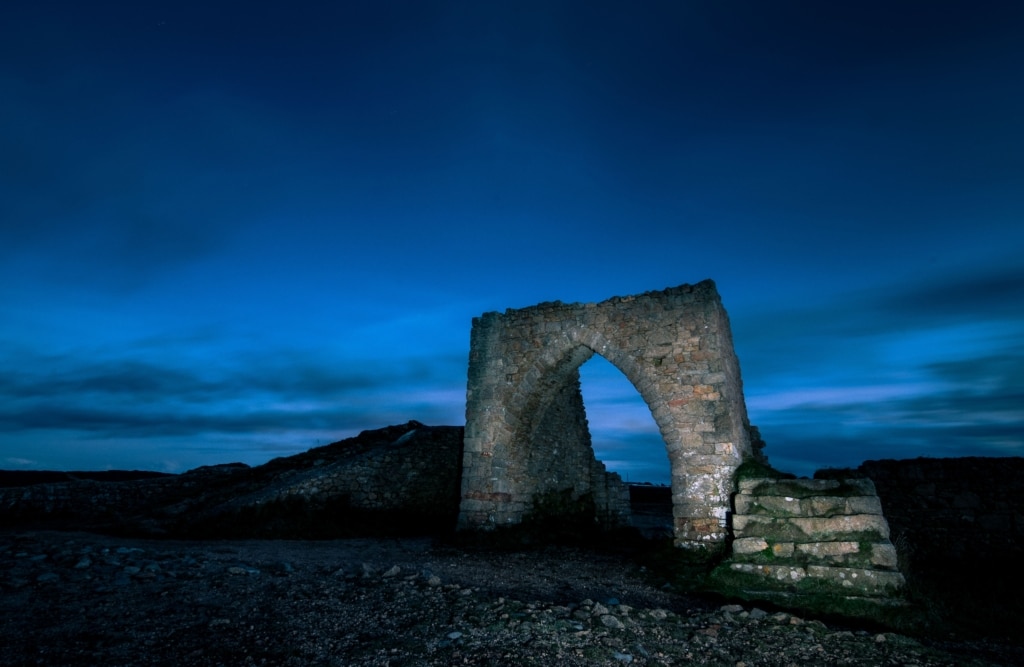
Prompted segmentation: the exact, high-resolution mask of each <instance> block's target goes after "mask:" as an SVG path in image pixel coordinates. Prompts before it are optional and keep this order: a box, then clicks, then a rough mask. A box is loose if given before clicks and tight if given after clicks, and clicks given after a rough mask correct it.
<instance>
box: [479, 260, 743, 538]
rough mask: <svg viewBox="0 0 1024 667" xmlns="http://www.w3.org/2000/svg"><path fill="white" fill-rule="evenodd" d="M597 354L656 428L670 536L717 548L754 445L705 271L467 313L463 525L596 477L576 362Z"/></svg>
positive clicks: (515, 512) (516, 513)
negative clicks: (585, 296) (604, 293)
mask: <svg viewBox="0 0 1024 667" xmlns="http://www.w3.org/2000/svg"><path fill="white" fill-rule="evenodd" d="M595 353H596V354H600V355H601V356H603V357H604V358H605V359H607V360H608V361H609V362H611V363H612V364H613V365H615V366H616V367H617V368H618V369H619V370H620V371H622V373H623V374H624V375H625V376H626V377H627V378H628V379H629V381H630V382H631V383H632V384H633V386H634V387H636V389H637V391H638V392H639V393H640V396H641V397H643V399H644V401H645V402H646V403H647V406H648V407H649V408H650V410H651V414H652V415H653V417H654V421H655V423H656V424H657V425H658V428H659V430H660V431H661V435H662V438H663V440H664V442H665V448H666V450H667V452H668V458H669V462H670V466H671V472H672V502H673V516H674V535H675V543H676V545H677V546H681V547H709V548H718V547H720V546H721V545H722V543H723V541H724V540H725V538H726V535H727V532H728V527H727V522H728V514H729V511H730V496H731V494H732V493H733V491H734V474H735V471H736V468H737V467H738V466H739V465H740V463H742V462H743V461H744V460H746V459H747V458H750V457H751V447H750V440H749V436H748V430H747V426H748V422H747V414H746V406H745V403H744V400H743V388H742V381H741V379H740V370H739V363H738V361H737V359H736V354H735V352H734V350H733V344H732V334H731V331H730V328H729V320H728V316H727V315H726V312H725V309H724V308H723V307H722V303H721V299H720V297H719V295H718V291H717V290H716V288H715V285H714V283H713V282H712V281H710V280H706V281H704V282H701V283H698V284H696V285H681V286H679V287H674V288H670V289H666V290H664V291H660V292H647V293H644V294H640V295H636V296H627V297H614V298H611V299H608V300H607V301H603V302H601V303H596V304H595V303H587V304H563V303H561V302H552V303H542V304H539V305H537V306H532V307H530V308H522V309H516V310H512V309H510V310H506V311H505V312H504V313H496V312H490V313H485V314H483V315H482V316H480V317H478V318H475V319H474V320H473V329H472V334H471V340H470V356H469V382H468V387H467V392H466V435H465V445H464V454H463V474H462V500H461V505H460V514H459V528H460V529H477V530H481V529H482V530H488V529H493V528H495V527H498V526H502V525H511V524H517V523H519V522H521V521H522V520H523V518H524V517H525V516H528V514H529V512H530V510H531V509H533V507H534V502H535V501H536V500H537V499H538V498H539V497H541V496H542V495H543V494H545V493H549V492H552V491H564V490H568V489H571V490H573V491H574V493H577V494H579V493H584V492H593V491H595V490H596V487H598V486H600V483H601V482H600V480H599V479H598V475H596V474H595V472H594V469H593V466H592V465H591V464H590V462H589V461H585V460H584V459H585V458H586V457H585V455H584V454H581V453H583V452H589V457H590V459H591V460H592V459H593V451H592V450H591V449H590V435H589V432H588V431H587V427H586V417H585V415H584V413H583V404H582V397H581V395H580V389H579V367H580V365H581V364H583V363H584V362H585V361H587V360H588V359H590V357H591V356H593V355H594V354H595ZM577 403H578V405H577ZM601 471H603V467H600V468H599V469H598V470H597V472H598V473H599V472H601Z"/></svg>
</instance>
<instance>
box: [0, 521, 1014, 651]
mask: <svg viewBox="0 0 1024 667" xmlns="http://www.w3.org/2000/svg"><path fill="white" fill-rule="evenodd" d="M650 580H651V578H650V577H647V576H645V574H644V572H642V571H641V569H640V568H639V567H638V566H636V565H635V564H633V563H631V562H629V561H628V560H626V559H624V557H623V556H621V555H615V554H612V553H604V552H600V553H599V552H594V551H589V550H583V549H573V548H568V547H550V548H545V549H540V550H531V551H523V552H515V553H493V552H483V551H475V550H472V551H466V550H460V549H456V548H453V547H451V546H446V545H441V544H436V543H434V542H433V541H431V540H428V539H400V540H383V539H378V540H371V539H351V540H332V541H322V542H294V541H230V542H227V541H225V542H185V541H148V540H137V539H125V538H116V537H108V536H100V535H94V534H87V533H67V532H52V531H38V532H24V531H22V532H0V593H2V594H0V664H2V665H182V666H187V665H250V664H252V665H461V664H468V665H552V664H558V665H690V664H695V665H728V666H730V667H753V666H755V665H780V666H785V665H870V666H872V667H874V666H877V665H1014V664H1024V653H1022V652H1021V651H1020V649H1019V648H1015V647H1007V646H993V645H989V644H974V645H968V644H955V643H951V642H949V643H945V644H943V645H942V646H941V647H940V646H938V645H926V644H923V643H920V642H918V641H915V640H913V639H910V638H908V637H904V636H901V635H898V634H893V633H879V632H877V631H871V632H869V631H864V630H857V629H851V628H844V627H837V626H830V625H826V624H824V623H821V622H819V621H816V620H811V619H802V618H799V617H797V616H793V615H790V614H785V613H780V612H771V611H763V610H761V609H758V608H755V607H750V606H746V607H742V606H739V605H727V606H721V605H720V604H712V603H711V602H709V601H707V600H705V599H702V598H698V597H692V596H686V595H681V594H677V593H673V592H671V591H670V590H665V589H664V588H659V587H658V586H657V585H656V583H657V582H654V583H651V581H650Z"/></svg>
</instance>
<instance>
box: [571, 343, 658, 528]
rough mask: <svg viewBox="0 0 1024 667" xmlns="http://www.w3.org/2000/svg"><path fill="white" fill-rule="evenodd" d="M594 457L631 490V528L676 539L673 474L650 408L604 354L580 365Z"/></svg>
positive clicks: (582, 389)
mask: <svg viewBox="0 0 1024 667" xmlns="http://www.w3.org/2000/svg"><path fill="white" fill-rule="evenodd" d="M580 389H581V392H582V394H583V405H584V408H585V410H586V414H587V424H588V429H589V431H590V440H591V443H592V445H593V448H594V455H595V456H596V457H597V458H598V459H599V460H600V461H601V462H602V463H604V465H605V467H606V468H607V469H608V470H609V471H610V472H615V473H618V474H619V476H620V477H621V478H622V481H623V482H625V483H626V485H627V486H628V488H629V496H630V509H631V512H632V513H631V518H630V523H631V524H632V525H633V527H635V528H637V529H638V530H640V531H641V533H643V534H644V535H645V536H647V537H671V536H672V531H673V526H672V469H671V463H670V461H669V458H668V452H667V450H666V448H665V441H664V439H663V438H662V435H661V431H660V430H659V428H658V425H657V424H656V423H655V421H654V417H653V416H652V415H651V410H650V407H648V405H647V403H646V402H645V401H644V399H643V397H642V396H640V392H638V391H637V390H636V388H635V387H634V386H633V384H632V383H631V382H630V381H629V379H627V378H626V376H625V375H623V373H622V371H620V370H619V369H618V368H616V367H615V365H614V364H612V363H611V362H609V361H608V360H607V359H605V358H604V357H602V356H601V355H599V354H595V355H594V356H593V357H592V358H591V359H590V360H589V361H587V362H586V363H584V364H583V365H582V366H580Z"/></svg>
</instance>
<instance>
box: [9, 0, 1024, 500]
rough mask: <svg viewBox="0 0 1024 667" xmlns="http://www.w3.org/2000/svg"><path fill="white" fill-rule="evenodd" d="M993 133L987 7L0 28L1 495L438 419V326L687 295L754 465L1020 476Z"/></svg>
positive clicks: (994, 39) (198, 6)
mask: <svg viewBox="0 0 1024 667" xmlns="http://www.w3.org/2000/svg"><path fill="white" fill-rule="evenodd" d="M1021 119H1024V3H1016V2H1006V1H1000V2H985V1H977V0H975V1H972V2H941V1H936V0H931V1H928V2H888V1H887V2H871V1H867V2H865V1H858V2H810V1H808V2H785V1H779V2H760V1H750V2H738V1H737V2H729V1H722V2H718V1H715V2H711V1H707V0H706V1H700V2H698V1H684V0H676V1H673V2H657V1H651V2H593V1H589V2H559V1H557V0H548V1H545V2H537V3H533V2H523V1H521V0H520V1H516V2H476V1H473V2H431V1H430V0H420V1H417V2H387V1H386V0H374V1H371V2H323V3H318V2H292V3H260V2H246V3H240V2H239V3H220V2H216V1H204V2H201V3H200V2H195V3H193V2H176V3H165V2H143V3H139V2H88V3H85V2H74V3H71V2H67V3H60V2H47V1H46V0H33V1H32V2H27V1H24V2H23V1H20V0H16V2H14V3H13V5H11V3H8V4H7V5H5V9H4V16H3V18H2V20H0V467H5V468H65V469H66V468H77V469H86V468H110V467H113V468H147V469H156V470H167V471H180V470H185V469H188V468H191V467H195V466H197V465H203V464H209V463H222V462H227V461H237V460H241V461H245V462H248V463H261V462H263V461H266V460H267V459H269V458H271V457H274V456H280V455H287V454H291V453H295V452H298V451H303V450H305V449H307V448H309V447H311V446H315V445H316V444H318V443H319V444H325V443H327V442H330V441H333V440H337V439H340V438H342V437H346V436H349V435H352V434H354V433H356V432H358V431H360V430H363V429H367V428H378V427H381V426H385V425H388V424H391V423H400V422H404V421H407V420H409V419H418V420H420V421H423V422H426V423H431V424H460V423H463V422H464V406H465V381H466V365H467V356H468V351H469V349H468V348H469V329H470V321H471V319H472V317H474V316H476V315H479V314H481V313H483V312H485V311H489V310H503V309H505V308H509V307H512V308H518V307H524V306H529V305H532V304H534V303H537V302H541V301H550V300H555V299H558V300H562V301H567V302H588V301H601V300H603V299H605V298H608V297H611V296H614V295H624V294H632V293H638V292H643V291H647V290H652V289H662V288H664V287H668V286H674V285H678V284H682V283H694V282H697V281H700V280H702V279H705V278H712V279H714V280H715V281H716V283H717V284H718V287H719V291H720V292H721V294H722V297H723V300H724V302H725V305H726V308H727V309H728V310H729V312H730V315H731V318H732V324H733V333H734V338H735V343H736V348H737V352H738V354H739V357H740V363H741V368H742V372H743V376H744V382H745V390H746V396H747V405H748V409H749V412H750V417H751V421H752V422H753V423H755V424H757V425H758V426H759V427H760V428H761V431H762V433H763V435H764V436H765V439H766V440H767V441H768V449H767V453H768V455H769V457H770V459H771V461H772V463H774V464H775V465H776V466H777V467H779V468H782V469H785V470H790V471H793V472H797V473H800V474H808V473H809V472H811V471H813V470H814V469H816V468H819V467H823V466H836V465H856V464H858V463H860V462H861V461H863V460H865V459H872V458H906V457H916V456H962V455H986V456H1006V455H1014V456H1018V455H1022V454H1024V260H1022V259H1021V258H1022V256H1024V122H1022V120H1021ZM582 372H583V374H584V399H585V401H586V403H587V406H588V416H589V419H590V422H591V425H592V429H593V431H594V438H595V443H596V446H597V449H598V454H599V456H601V457H602V458H603V459H604V460H605V461H606V462H607V463H608V464H609V466H610V467H612V468H613V469H616V470H619V471H621V472H622V473H623V475H624V476H626V477H628V478H630V479H631V480H633V481H641V480H648V481H666V480H667V478H668V462H667V457H666V456H665V454H664V448H663V446H662V445H661V444H660V442H659V441H658V437H657V434H656V430H655V426H654V422H653V419H652V418H651V416H650V413H649V411H648V410H647V409H646V407H645V406H644V405H643V404H642V402H641V401H640V399H639V396H638V394H636V392H635V390H633V388H632V387H631V386H630V385H629V384H628V382H627V381H626V380H625V379H624V378H623V377H622V376H621V374H619V373H618V371H617V370H615V369H614V368H613V367H611V366H610V365H608V364H607V363H604V364H602V363H601V362H600V361H599V360H597V361H593V362H589V363H588V364H586V365H585V366H584V367H583V369H582Z"/></svg>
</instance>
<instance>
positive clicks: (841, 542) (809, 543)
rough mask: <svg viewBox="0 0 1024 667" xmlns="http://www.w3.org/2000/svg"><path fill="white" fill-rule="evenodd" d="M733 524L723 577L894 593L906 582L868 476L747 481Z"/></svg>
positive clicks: (763, 586) (775, 588)
mask: <svg viewBox="0 0 1024 667" xmlns="http://www.w3.org/2000/svg"><path fill="white" fill-rule="evenodd" d="M732 528H733V536H734V540H733V543H732V557H731V558H730V559H729V560H728V561H727V562H726V563H725V564H724V565H722V566H720V567H719V569H718V570H717V571H716V576H717V577H719V579H720V580H723V581H728V580H732V583H733V584H734V585H737V586H739V587H741V588H743V589H746V590H747V591H748V592H754V591H756V592H757V593H759V594H762V595H767V596H768V597H773V595H772V593H773V592H776V593H777V592H781V593H785V594H787V595H792V594H800V593H801V592H806V593H826V592H827V593H831V594H838V595H842V596H856V597H868V598H887V597H892V596H893V595H895V594H896V593H898V591H900V589H902V587H903V586H904V583H905V582H904V579H903V575H902V574H900V572H899V570H898V562H897V554H896V550H895V548H894V547H893V545H892V542H890V540H889V525H888V523H887V522H886V520H885V517H884V516H883V515H882V505H881V502H880V501H879V499H878V495H877V493H876V492H875V487H874V484H873V483H872V482H871V480H869V479H844V480H820V479H813V480H812V479H772V478H753V479H741V480H740V482H739V492H738V493H737V494H736V496H735V500H734V514H733V517H732Z"/></svg>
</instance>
